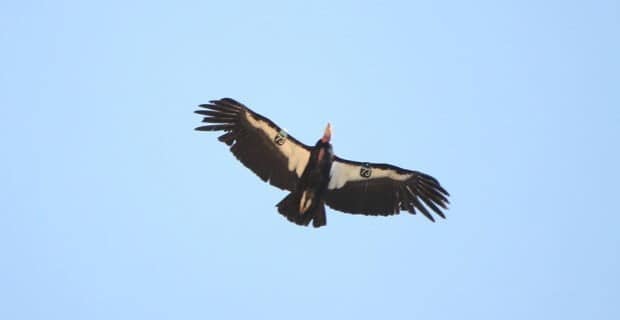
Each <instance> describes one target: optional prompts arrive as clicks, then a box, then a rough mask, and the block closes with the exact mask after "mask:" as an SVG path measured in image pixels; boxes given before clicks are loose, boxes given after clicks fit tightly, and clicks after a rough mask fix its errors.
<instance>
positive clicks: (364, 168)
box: [360, 162, 372, 178]
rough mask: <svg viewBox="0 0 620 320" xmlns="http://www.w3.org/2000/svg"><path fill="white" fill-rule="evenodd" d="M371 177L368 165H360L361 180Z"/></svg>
mask: <svg viewBox="0 0 620 320" xmlns="http://www.w3.org/2000/svg"><path fill="white" fill-rule="evenodd" d="M371 175H372V168H371V167H370V165H369V164H368V163H367V162H366V163H364V164H362V166H361V167H360V176H361V177H362V178H370V176H371Z"/></svg>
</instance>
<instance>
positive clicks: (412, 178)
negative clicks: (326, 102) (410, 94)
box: [195, 98, 449, 228]
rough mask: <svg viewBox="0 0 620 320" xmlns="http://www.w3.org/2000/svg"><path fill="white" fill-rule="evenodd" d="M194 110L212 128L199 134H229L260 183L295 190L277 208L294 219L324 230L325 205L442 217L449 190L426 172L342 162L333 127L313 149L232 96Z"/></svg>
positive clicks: (231, 144) (236, 152)
mask: <svg viewBox="0 0 620 320" xmlns="http://www.w3.org/2000/svg"><path fill="white" fill-rule="evenodd" d="M199 107H201V108H202V109H201V110H197V111H195V112H196V113H197V114H199V115H202V116H204V119H203V122H206V123H209V125H205V126H201V127H197V128H196V130H199V131H224V134H223V135H221V136H220V137H219V138H218V139H219V140H220V141H221V142H223V143H225V144H227V145H228V146H229V147H230V151H231V152H232V153H233V154H234V155H235V157H236V158H237V159H239V161H241V162H242V163H243V164H244V165H245V166H246V167H248V168H249V169H250V170H252V171H253V172H254V173H255V174H256V175H258V176H259V177H260V178H261V179H262V180H263V181H268V182H269V183H270V184H271V185H273V186H276V187H278V188H281V189H284V190H288V191H290V193H289V194H288V195H287V196H286V197H285V198H284V199H283V200H282V201H280V202H279V203H278V204H277V207H278V212H280V214H282V215H283V216H285V217H286V218H287V219H288V220H289V221H291V222H294V223H296V224H298V225H303V226H307V225H309V224H310V222H312V225H313V226H314V227H316V228H318V227H321V226H324V225H325V224H326V222H327V220H326V217H325V205H326V204H327V205H328V206H329V207H331V208H333V209H335V210H338V211H342V212H346V213H352V214H363V215H381V216H389V215H395V214H398V213H400V211H401V210H404V211H407V212H410V213H412V214H415V213H416V211H419V212H421V213H422V214H423V215H424V216H426V217H427V218H428V219H430V220H431V221H433V222H434V221H435V219H434V218H433V215H432V213H435V214H436V215H438V216H440V217H441V218H444V219H445V215H444V213H443V212H442V209H447V205H448V203H449V201H448V196H449V194H448V192H447V191H446V190H445V189H444V188H443V187H442V186H441V185H440V184H439V182H438V181H437V180H436V179H435V178H433V177H431V176H429V175H427V174H424V173H422V172H418V171H412V170H407V169H402V168H399V167H396V166H393V165H389V164H379V163H370V162H356V161H351V160H346V159H342V158H340V157H338V156H336V155H334V153H333V151H332V145H331V143H330V139H331V127H330V125H329V124H327V127H326V128H325V132H324V133H323V136H322V137H321V138H320V139H319V140H318V141H317V142H316V144H315V145H314V146H313V147H312V146H308V145H305V144H303V143H301V142H299V141H298V140H297V139H295V138H293V136H291V135H290V134H288V132H286V131H284V130H282V129H281V128H280V127H278V126H277V125H276V124H275V123H273V122H272V121H271V120H269V119H267V118H265V117H263V116H261V115H260V114H258V113H256V112H254V111H252V110H250V109H249V108H247V107H246V106H244V105H243V104H241V103H239V102H237V101H235V100H233V99H230V98H224V99H221V100H213V101H211V102H210V103H208V104H203V105H200V106H199Z"/></svg>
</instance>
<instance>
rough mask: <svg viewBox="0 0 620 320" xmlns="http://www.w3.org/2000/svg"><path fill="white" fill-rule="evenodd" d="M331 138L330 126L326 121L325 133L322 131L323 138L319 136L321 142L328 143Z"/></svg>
mask: <svg viewBox="0 0 620 320" xmlns="http://www.w3.org/2000/svg"><path fill="white" fill-rule="evenodd" d="M331 138H332V126H331V124H330V123H329V122H328V123H327V127H325V133H323V138H321V141H323V143H328V142H329V140H330V139H331Z"/></svg>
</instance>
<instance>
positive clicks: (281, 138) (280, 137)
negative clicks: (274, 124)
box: [273, 130, 288, 146]
mask: <svg viewBox="0 0 620 320" xmlns="http://www.w3.org/2000/svg"><path fill="white" fill-rule="evenodd" d="M287 137H288V133H286V131H284V130H280V132H278V134H276V136H275V138H273V142H275V143H276V144H277V145H279V146H281V145H283V144H284V143H285V142H286V138H287Z"/></svg>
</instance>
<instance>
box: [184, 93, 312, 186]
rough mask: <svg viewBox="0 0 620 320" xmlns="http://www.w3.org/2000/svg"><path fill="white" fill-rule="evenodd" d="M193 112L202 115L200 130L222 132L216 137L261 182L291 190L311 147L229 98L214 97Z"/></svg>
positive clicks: (304, 164)
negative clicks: (228, 147) (218, 98)
mask: <svg viewBox="0 0 620 320" xmlns="http://www.w3.org/2000/svg"><path fill="white" fill-rule="evenodd" d="M200 107H201V108H204V109H205V110H197V111H195V112H196V113H197V114H200V115H203V116H205V117H204V119H203V120H202V122H206V123H210V124H209V125H206V126H202V127H197V128H196V130H199V131H224V132H225V133H224V134H223V135H221V136H220V137H219V138H218V140H220V141H222V142H224V143H226V144H227V145H228V146H230V151H231V152H232V153H233V154H234V155H235V157H237V159H239V161H241V162H242V163H243V164H244V165H245V166H246V167H248V168H250V169H251V170H252V171H253V172H254V173H255V174H256V175H258V176H259V177H260V178H261V179H262V180H263V181H269V183H271V184H272V185H274V186H276V187H278V188H281V189H286V190H290V191H293V190H294V189H295V187H296V185H297V180H299V177H301V175H302V173H303V171H304V169H305V168H306V165H307V164H308V159H309V158H310V147H308V146H307V145H305V144H303V143H301V142H299V141H297V140H296V139H295V138H293V137H292V136H290V135H289V134H288V133H286V132H285V131H284V130H282V129H281V128H280V127H278V126H277V125H276V124H275V123H273V122H272V121H271V120H269V119H267V118H265V117H263V116H261V115H260V114H258V113H256V112H254V111H252V110H250V109H249V108H247V107H246V106H244V105H243V104H241V103H239V102H237V101H235V100H233V99H230V98H224V99H221V100H213V101H210V103H208V104H202V105H200Z"/></svg>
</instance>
